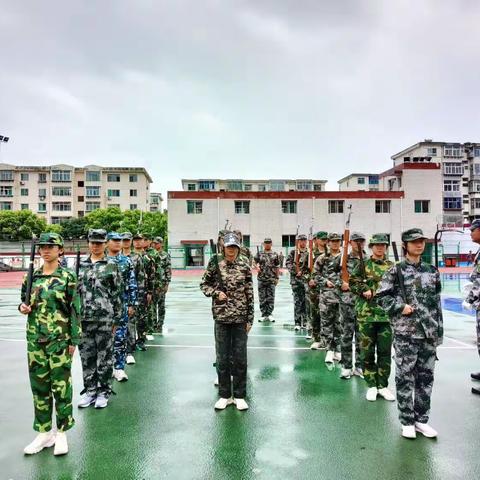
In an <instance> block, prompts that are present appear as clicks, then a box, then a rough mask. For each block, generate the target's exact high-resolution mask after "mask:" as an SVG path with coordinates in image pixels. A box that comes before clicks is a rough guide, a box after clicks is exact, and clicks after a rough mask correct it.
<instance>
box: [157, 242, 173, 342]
mask: <svg viewBox="0 0 480 480" xmlns="http://www.w3.org/2000/svg"><path fill="white" fill-rule="evenodd" d="M153 246H154V248H155V250H156V251H157V253H158V256H159V257H160V269H161V272H162V274H161V275H160V289H159V293H158V301H157V312H156V313H157V315H156V324H155V328H154V330H155V331H156V332H157V333H159V334H161V333H163V324H164V322H165V297H166V295H167V292H168V288H169V286H170V282H171V281H172V260H171V258H170V254H169V253H168V252H166V251H165V250H164V249H163V237H155V241H154V244H153Z"/></svg>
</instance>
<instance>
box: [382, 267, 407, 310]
mask: <svg viewBox="0 0 480 480" xmlns="http://www.w3.org/2000/svg"><path fill="white" fill-rule="evenodd" d="M398 289H399V287H398V285H397V265H394V266H393V267H392V268H390V269H389V270H387V271H386V272H385V274H384V275H383V278H382V280H381V281H380V285H379V287H378V289H377V292H376V294H375V295H376V297H377V303H378V304H379V305H380V306H381V307H382V308H383V309H384V310H385V311H386V312H387V313H388V314H389V315H390V316H395V315H399V314H401V312H402V311H403V309H404V307H405V302H404V301H403V300H402V299H401V295H400V293H399V292H398Z"/></svg>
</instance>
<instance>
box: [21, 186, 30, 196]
mask: <svg viewBox="0 0 480 480" xmlns="http://www.w3.org/2000/svg"><path fill="white" fill-rule="evenodd" d="M20 195H21V196H22V197H28V188H21V189H20Z"/></svg>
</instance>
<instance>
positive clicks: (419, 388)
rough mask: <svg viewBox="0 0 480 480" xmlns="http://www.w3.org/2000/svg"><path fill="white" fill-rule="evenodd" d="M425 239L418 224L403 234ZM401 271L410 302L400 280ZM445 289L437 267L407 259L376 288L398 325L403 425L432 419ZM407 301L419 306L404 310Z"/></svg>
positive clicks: (395, 329)
mask: <svg viewBox="0 0 480 480" xmlns="http://www.w3.org/2000/svg"><path fill="white" fill-rule="evenodd" d="M422 238H423V239H424V238H425V236H424V235H423V232H422V230H420V229H419V228H418V229H417V228H414V229H411V230H407V231H406V232H403V234H402V241H403V242H404V243H405V242H408V241H414V240H417V239H422ZM398 270H399V271H400V273H401V275H402V277H403V281H404V284H405V290H406V296H407V299H406V300H407V302H405V299H404V298H403V295H402V292H401V289H400V286H399V283H398V276H397V271H398ZM441 288H442V287H441V282H440V274H439V272H438V270H437V269H436V268H435V267H434V266H432V265H430V264H428V263H425V262H423V261H419V263H416V264H414V263H412V262H410V261H409V260H408V258H407V259H405V260H404V261H402V262H399V263H398V264H396V265H394V266H393V267H392V268H390V270H388V271H387V272H386V273H385V275H384V276H383V278H382V280H381V282H380V286H379V288H378V290H377V299H378V302H379V304H380V305H381V306H382V308H384V309H385V310H386V311H387V313H388V315H389V316H390V321H391V324H392V326H393V334H394V347H395V364H396V375H395V382H396V386H397V403H398V409H399V417H400V422H401V424H402V425H404V426H411V425H414V424H415V423H416V422H418V423H421V424H426V423H427V422H428V416H429V411H430V397H431V394H432V387H433V372H434V367H435V359H436V350H437V346H438V345H440V344H441V343H442V341H443V318H442V307H441V300H440V292H441ZM406 303H408V304H409V305H411V306H413V307H414V309H415V310H414V312H413V313H412V314H410V315H403V314H402V311H403V309H404V307H405V304H406Z"/></svg>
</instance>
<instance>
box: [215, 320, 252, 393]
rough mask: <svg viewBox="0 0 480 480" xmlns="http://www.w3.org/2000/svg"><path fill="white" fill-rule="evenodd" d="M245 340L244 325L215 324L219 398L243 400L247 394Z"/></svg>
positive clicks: (246, 336) (246, 338)
mask: <svg viewBox="0 0 480 480" xmlns="http://www.w3.org/2000/svg"><path fill="white" fill-rule="evenodd" d="M247 340H248V335H247V331H246V329H245V323H220V322H215V351H216V367H217V374H218V387H219V388H218V390H219V394H220V397H222V398H230V397H231V396H232V377H233V396H234V397H235V398H245V395H246V393H247Z"/></svg>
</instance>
